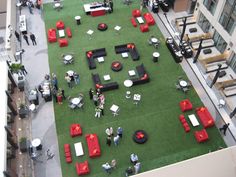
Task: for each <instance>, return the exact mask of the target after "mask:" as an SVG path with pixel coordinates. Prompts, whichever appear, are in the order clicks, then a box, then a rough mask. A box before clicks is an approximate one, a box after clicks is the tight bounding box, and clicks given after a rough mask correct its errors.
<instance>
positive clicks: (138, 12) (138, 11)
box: [132, 9, 141, 18]
mask: <svg viewBox="0 0 236 177" xmlns="http://www.w3.org/2000/svg"><path fill="white" fill-rule="evenodd" d="M132 16H133V17H134V18H137V17H141V12H140V10H138V9H134V10H133V11H132Z"/></svg>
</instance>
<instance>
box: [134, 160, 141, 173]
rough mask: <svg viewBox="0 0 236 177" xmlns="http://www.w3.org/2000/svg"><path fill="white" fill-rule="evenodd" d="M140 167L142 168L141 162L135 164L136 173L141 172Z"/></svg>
mask: <svg viewBox="0 0 236 177" xmlns="http://www.w3.org/2000/svg"><path fill="white" fill-rule="evenodd" d="M140 169H141V163H140V162H137V163H136V164H135V165H134V174H138V173H139V172H140Z"/></svg>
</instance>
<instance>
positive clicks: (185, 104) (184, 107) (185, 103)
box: [179, 99, 193, 112]
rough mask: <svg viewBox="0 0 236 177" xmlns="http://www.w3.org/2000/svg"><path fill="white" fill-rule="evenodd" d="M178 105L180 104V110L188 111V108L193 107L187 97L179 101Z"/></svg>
mask: <svg viewBox="0 0 236 177" xmlns="http://www.w3.org/2000/svg"><path fill="white" fill-rule="evenodd" d="M179 106H180V109H181V111H182V112H185V111H189V110H192V109H193V105H192V103H191V102H190V101H189V100H188V99H185V100H182V101H180V103H179Z"/></svg>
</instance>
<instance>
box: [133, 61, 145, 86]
mask: <svg viewBox="0 0 236 177" xmlns="http://www.w3.org/2000/svg"><path fill="white" fill-rule="evenodd" d="M136 70H137V72H138V78H133V79H131V80H132V82H133V85H140V84H145V83H148V82H150V78H149V75H148V73H147V72H146V70H145V68H144V65H143V64H141V65H138V66H136Z"/></svg>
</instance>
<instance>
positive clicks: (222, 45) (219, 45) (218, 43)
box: [213, 31, 227, 53]
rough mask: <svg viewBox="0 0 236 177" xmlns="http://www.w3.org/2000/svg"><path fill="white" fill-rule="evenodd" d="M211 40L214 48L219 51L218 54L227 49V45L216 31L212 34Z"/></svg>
mask: <svg viewBox="0 0 236 177" xmlns="http://www.w3.org/2000/svg"><path fill="white" fill-rule="evenodd" d="M213 40H214V42H215V46H216V48H217V49H218V50H219V51H220V53H224V51H225V49H226V47H227V43H226V42H225V40H224V39H223V38H222V37H221V35H220V34H219V33H218V32H217V31H215V32H214V35H213Z"/></svg>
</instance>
